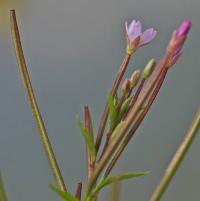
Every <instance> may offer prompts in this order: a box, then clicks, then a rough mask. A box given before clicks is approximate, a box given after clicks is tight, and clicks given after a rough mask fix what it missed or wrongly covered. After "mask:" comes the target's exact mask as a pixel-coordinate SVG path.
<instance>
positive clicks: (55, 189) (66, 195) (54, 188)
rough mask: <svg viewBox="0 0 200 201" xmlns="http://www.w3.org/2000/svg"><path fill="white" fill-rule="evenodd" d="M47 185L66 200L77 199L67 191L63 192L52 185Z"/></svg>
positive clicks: (76, 200)
mask: <svg viewBox="0 0 200 201" xmlns="http://www.w3.org/2000/svg"><path fill="white" fill-rule="evenodd" d="M49 187H50V188H51V190H52V191H54V192H55V193H57V194H58V195H59V196H60V197H61V198H63V199H64V200H66V201H78V199H77V198H76V197H74V195H72V194H71V193H69V192H64V191H62V190H60V189H58V188H56V187H55V186H53V185H49Z"/></svg>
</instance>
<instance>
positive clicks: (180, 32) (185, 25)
mask: <svg viewBox="0 0 200 201" xmlns="http://www.w3.org/2000/svg"><path fill="white" fill-rule="evenodd" d="M191 27H192V22H191V20H184V21H183V22H182V23H181V25H180V26H179V28H178V29H177V30H176V37H180V36H187V35H188V32H189V31H190V29H191Z"/></svg>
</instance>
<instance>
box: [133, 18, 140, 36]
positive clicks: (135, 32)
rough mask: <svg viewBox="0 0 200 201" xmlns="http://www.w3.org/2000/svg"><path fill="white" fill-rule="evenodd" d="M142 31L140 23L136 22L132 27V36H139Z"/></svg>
mask: <svg viewBox="0 0 200 201" xmlns="http://www.w3.org/2000/svg"><path fill="white" fill-rule="evenodd" d="M141 31H142V24H141V22H140V21H137V22H136V23H135V26H134V35H135V36H139V35H140V34H141Z"/></svg>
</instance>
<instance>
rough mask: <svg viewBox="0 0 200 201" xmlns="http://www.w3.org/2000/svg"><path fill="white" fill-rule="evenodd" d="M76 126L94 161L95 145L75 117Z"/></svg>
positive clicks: (78, 119)
mask: <svg viewBox="0 0 200 201" xmlns="http://www.w3.org/2000/svg"><path fill="white" fill-rule="evenodd" d="M77 124H78V126H79V128H80V131H81V133H82V135H83V137H84V139H85V142H86V144H87V145H88V149H89V152H90V155H91V158H92V160H93V161H94V160H95V159H96V150H95V144H94V141H93V138H92V135H91V134H90V133H89V132H88V131H87V129H86V128H85V127H84V125H83V123H82V122H81V120H80V117H79V116H77Z"/></svg>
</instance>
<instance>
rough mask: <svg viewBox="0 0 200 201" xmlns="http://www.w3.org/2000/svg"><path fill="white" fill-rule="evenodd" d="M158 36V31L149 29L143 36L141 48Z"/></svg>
mask: <svg viewBox="0 0 200 201" xmlns="http://www.w3.org/2000/svg"><path fill="white" fill-rule="evenodd" d="M156 34H157V31H156V30H154V29H153V28H150V29H147V30H146V31H144V32H143V34H142V36H141V42H140V46H143V45H146V44H147V43H149V42H151V41H152V40H153V39H154V38H155V36H156Z"/></svg>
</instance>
